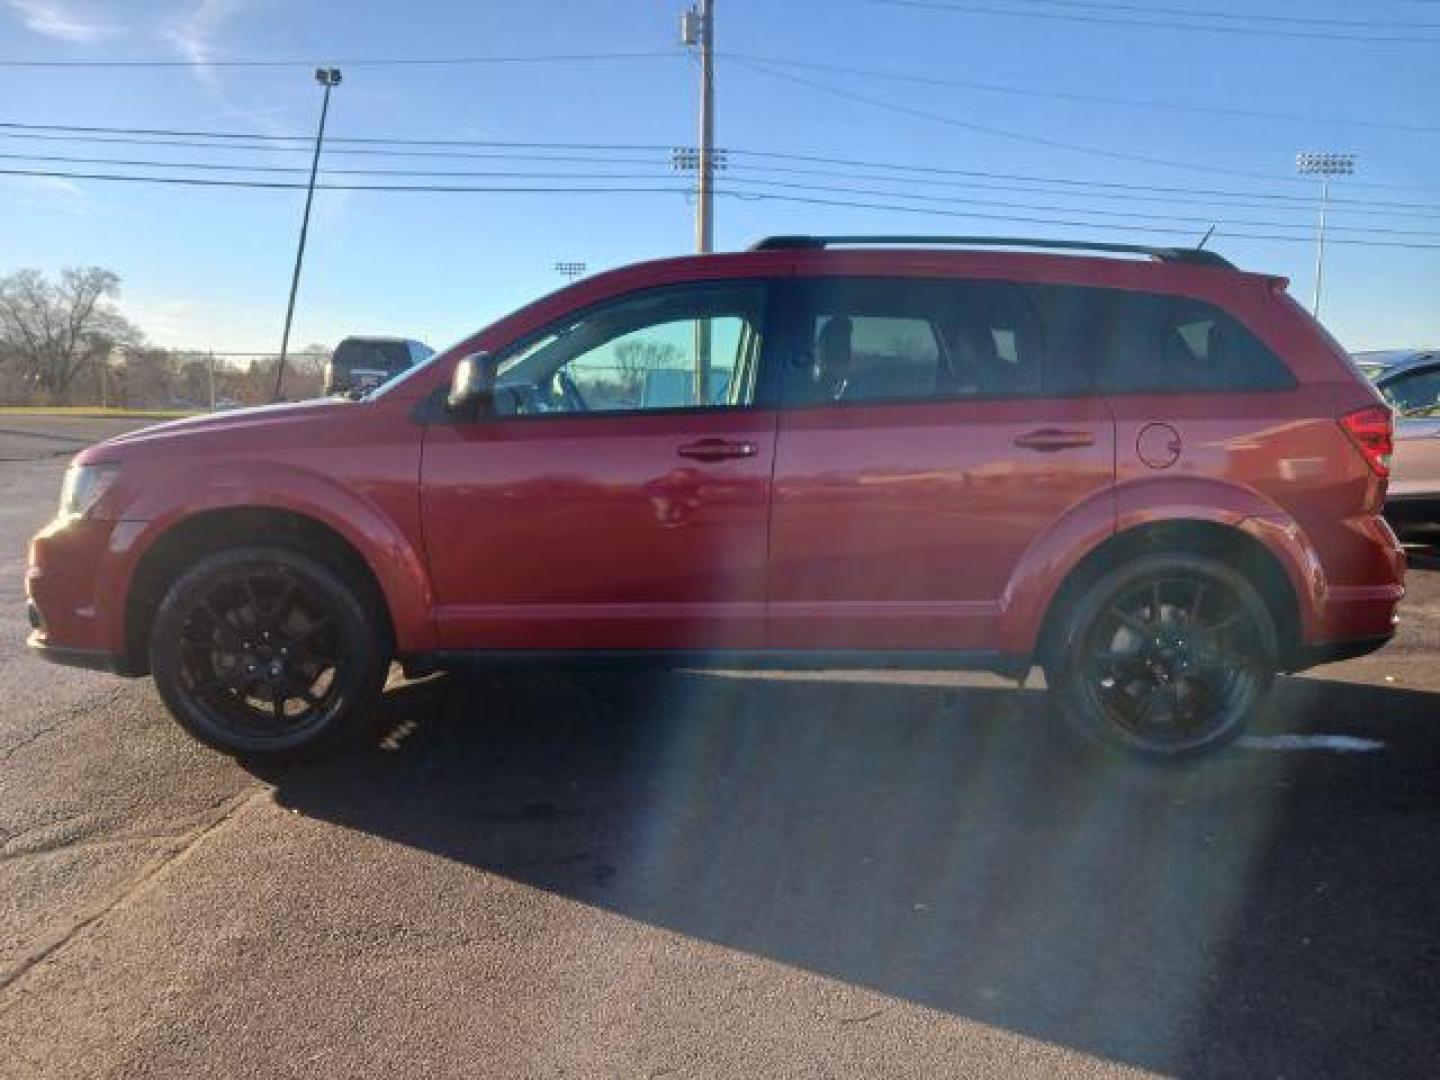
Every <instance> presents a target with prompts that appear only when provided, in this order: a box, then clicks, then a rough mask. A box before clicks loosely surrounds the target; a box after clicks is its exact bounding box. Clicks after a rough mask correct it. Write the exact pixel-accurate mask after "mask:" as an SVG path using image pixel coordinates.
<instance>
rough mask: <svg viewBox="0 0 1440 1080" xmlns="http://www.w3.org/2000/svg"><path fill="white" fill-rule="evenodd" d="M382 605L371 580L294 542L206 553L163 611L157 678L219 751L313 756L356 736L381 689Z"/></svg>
mask: <svg viewBox="0 0 1440 1080" xmlns="http://www.w3.org/2000/svg"><path fill="white" fill-rule="evenodd" d="M381 602H382V601H381V600H380V598H379V597H378V596H376V595H375V590H374V588H373V587H371V586H369V583H368V582H364V581H354V580H350V579H348V578H347V577H345V576H342V575H341V574H340V573H337V572H336V571H335V570H334V569H332V568H331V567H329V566H327V565H326V564H324V563H322V562H320V561H318V560H316V559H315V558H313V557H311V556H309V555H306V554H303V553H301V552H299V551H296V550H294V549H292V548H288V547H282V546H278V545H276V546H271V545H264V546H259V545H257V546H247V547H241V548H233V549H230V550H227V551H221V552H218V553H216V554H213V555H209V556H206V557H205V558H203V559H201V560H200V561H199V562H197V563H196V564H195V565H194V566H193V567H191V568H190V569H189V570H187V571H185V572H184V573H183V574H181V575H180V577H179V578H177V579H176V580H175V582H174V583H173V584H172V585H171V586H170V588H169V590H168V591H167V592H166V594H165V597H164V599H163V600H162V601H161V603H160V607H159V610H158V611H157V612H156V615H155V621H154V624H153V626H152V627H151V632H150V666H151V671H152V674H153V675H154V678H155V685H156V687H157V688H158V689H159V691H160V696H161V698H162V699H163V700H164V702H165V705H166V707H167V708H168V709H169V710H170V712H171V714H172V715H173V716H174V717H175V719H176V720H177V721H179V723H180V725H181V726H182V727H184V728H185V730H186V731H188V732H189V733H190V734H191V735H193V736H194V737H195V738H197V739H199V740H200V741H201V742H203V743H205V744H206V745H208V746H211V747H213V748H215V749H216V750H220V751H222V752H224V753H227V754H231V755H235V756H238V757H255V758H266V759H272V760H273V759H280V758H292V757H300V756H308V755H310V754H313V753H316V752H318V751H320V750H322V749H325V748H329V747H332V746H334V745H335V744H336V743H337V742H338V741H339V740H340V739H341V738H342V737H344V736H345V735H347V734H351V733H355V732H356V731H357V729H358V728H359V726H360V725H359V721H360V720H361V719H362V717H364V716H365V715H366V714H368V713H369V711H370V709H371V706H372V705H373V704H374V702H375V700H376V698H377V697H378V696H379V694H380V691H381V689H382V688H383V687H384V684H385V678H386V675H387V673H388V668H389V656H388V648H387V639H386V636H385V634H384V632H383V628H382V627H381V626H380V625H379V624H378V623H377V621H376V619H375V617H374V615H373V614H372V612H373V611H374V606H373V605H375V604H378V603H381ZM367 604H368V605H370V609H369V610H367Z"/></svg>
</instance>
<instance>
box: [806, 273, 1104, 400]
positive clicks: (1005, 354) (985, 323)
mask: <svg viewBox="0 0 1440 1080" xmlns="http://www.w3.org/2000/svg"><path fill="white" fill-rule="evenodd" d="M808 293H809V295H808V300H807V303H806V305H805V308H804V314H803V315H802V322H801V333H802V356H801V362H800V363H799V364H798V365H797V370H792V371H791V372H790V387H789V390H788V394H787V397H788V399H789V400H790V401H791V402H798V403H807V404H822V403H825V402H852V401H886V400H916V399H921V400H923V399H926V398H942V399H943V398H964V397H994V396H1015V395H1029V394H1039V393H1042V392H1051V393H1065V392H1071V391H1072V390H1073V389H1074V388H1075V386H1076V382H1077V380H1078V381H1079V383H1080V384H1082V385H1083V382H1084V377H1083V374H1081V373H1080V372H1079V369H1078V368H1077V369H1076V371H1075V373H1074V375H1073V376H1066V377H1061V378H1059V379H1047V378H1046V372H1045V352H1044V350H1045V335H1044V334H1043V333H1042V328H1041V324H1040V320H1039V316H1038V313H1037V312H1036V310H1035V308H1034V306H1033V304H1032V303H1031V301H1030V299H1029V297H1028V295H1027V290H1026V287H1024V286H1021V285H1010V284H1003V283H998V282H965V281H946V282H940V281H921V280H902V279H886V280H858V279H821V280H817V281H814V282H812V283H810V285H809V288H808Z"/></svg>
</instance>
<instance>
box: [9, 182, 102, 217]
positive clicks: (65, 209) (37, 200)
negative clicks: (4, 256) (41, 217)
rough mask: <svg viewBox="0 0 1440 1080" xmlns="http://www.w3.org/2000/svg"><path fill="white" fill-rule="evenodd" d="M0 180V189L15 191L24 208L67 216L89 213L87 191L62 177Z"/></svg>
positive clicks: (16, 197) (89, 204) (15, 195)
mask: <svg viewBox="0 0 1440 1080" xmlns="http://www.w3.org/2000/svg"><path fill="white" fill-rule="evenodd" d="M0 180H3V181H4V183H3V184H0V188H3V189H5V190H8V191H10V192H12V193H13V194H14V197H15V199H16V200H17V201H18V202H19V203H20V204H21V205H25V206H35V207H40V208H43V209H44V210H46V211H57V210H58V211H60V212H62V213H67V214H77V215H83V214H88V213H90V207H91V203H90V197H89V195H87V194H86V192H85V189H84V188H82V187H81V186H80V185H79V184H77V183H75V182H74V181H73V180H68V179H66V178H65V177H63V176H6V177H0Z"/></svg>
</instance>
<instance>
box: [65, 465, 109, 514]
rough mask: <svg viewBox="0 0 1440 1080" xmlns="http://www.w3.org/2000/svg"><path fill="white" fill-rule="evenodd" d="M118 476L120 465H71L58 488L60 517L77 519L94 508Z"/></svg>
mask: <svg viewBox="0 0 1440 1080" xmlns="http://www.w3.org/2000/svg"><path fill="white" fill-rule="evenodd" d="M119 476H120V466H119V465H117V464H113V463H111V464H106V465H71V466H70V468H68V469H67V470H65V483H64V484H63V485H61V488H60V519H61V520H62V521H78V520H79V519H80V518H83V517H85V516H86V515H87V514H89V513H90V511H92V510H94V509H95V507H96V505H98V504H99V502H100V500H101V499H102V498H104V497H105V493H106V492H107V491H109V490H110V488H111V487H112V486H113V485H114V483H115V481H116V479H117V478H118V477H119Z"/></svg>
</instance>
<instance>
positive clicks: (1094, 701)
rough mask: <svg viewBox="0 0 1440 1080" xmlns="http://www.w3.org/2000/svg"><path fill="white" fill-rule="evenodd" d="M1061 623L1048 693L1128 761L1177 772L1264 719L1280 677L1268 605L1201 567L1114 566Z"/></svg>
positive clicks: (1143, 561)
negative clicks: (1167, 764)
mask: <svg viewBox="0 0 1440 1080" xmlns="http://www.w3.org/2000/svg"><path fill="white" fill-rule="evenodd" d="M1058 615H1059V617H1060V620H1061V621H1060V630H1059V632H1058V634H1057V635H1056V636H1055V638H1054V639H1053V640H1054V646H1053V648H1052V649H1051V650H1050V651H1051V656H1050V657H1049V658H1047V661H1046V664H1045V674H1046V679H1047V681H1048V683H1049V685H1050V687H1051V691H1052V693H1054V694H1055V695H1056V696H1057V697H1058V699H1059V702H1060V704H1061V707H1062V709H1063V711H1064V713H1065V716H1066V718H1067V720H1068V721H1069V722H1070V724H1071V725H1072V726H1073V727H1074V728H1075V729H1076V730H1077V731H1078V732H1079V733H1080V734H1081V735H1082V736H1084V737H1085V738H1086V739H1087V740H1089V741H1090V742H1091V743H1092V744H1094V745H1096V746H1099V747H1101V748H1102V749H1104V750H1107V751H1110V752H1112V753H1118V754H1120V755H1124V756H1130V757H1142V758H1149V759H1172V760H1174V759H1183V758H1188V757H1194V756H1197V755H1200V754H1203V753H1205V752H1207V751H1211V750H1214V749H1217V748H1218V747H1221V746H1223V745H1225V744H1226V743H1228V742H1230V741H1231V740H1232V739H1234V738H1235V737H1236V736H1238V735H1239V734H1240V733H1241V732H1242V731H1244V730H1245V728H1246V727H1247V726H1248V725H1249V724H1250V723H1251V721H1252V720H1253V719H1254V718H1255V716H1256V715H1257V714H1258V713H1259V712H1260V711H1261V710H1262V709H1263V708H1264V705H1265V702H1266V700H1267V698H1268V697H1269V693H1270V689H1271V686H1272V685H1273V683H1274V680H1275V672H1276V670H1277V669H1278V667H1279V660H1278V656H1279V645H1278V635H1277V633H1276V629H1275V620H1274V618H1273V617H1272V616H1271V614H1270V610H1269V608H1268V607H1267V606H1266V604H1265V601H1264V600H1263V599H1262V598H1261V596H1260V594H1259V593H1258V592H1257V591H1256V589H1255V587H1254V586H1253V585H1251V584H1250V582H1249V581H1248V580H1247V579H1246V578H1245V577H1244V576H1243V575H1242V574H1240V573H1237V572H1236V571H1235V570H1233V569H1231V568H1230V567H1229V566H1227V565H1226V564H1225V563H1223V562H1220V561H1218V560H1216V559H1213V558H1209V557H1205V556H1199V555H1185V554H1181V553H1174V554H1157V555H1148V556H1145V557H1143V558H1139V559H1136V560H1134V561H1132V562H1128V563H1126V564H1124V565H1122V566H1118V567H1116V568H1115V569H1113V570H1110V571H1109V572H1107V573H1105V574H1103V575H1102V576H1101V577H1100V578H1099V579H1098V580H1096V581H1095V582H1093V583H1092V584H1091V585H1090V586H1089V587H1088V588H1086V589H1085V590H1084V591H1083V592H1082V593H1081V594H1080V596H1079V599H1078V600H1077V601H1076V602H1075V603H1074V604H1073V606H1071V607H1070V608H1069V609H1068V610H1066V611H1063V612H1059V613H1058Z"/></svg>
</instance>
